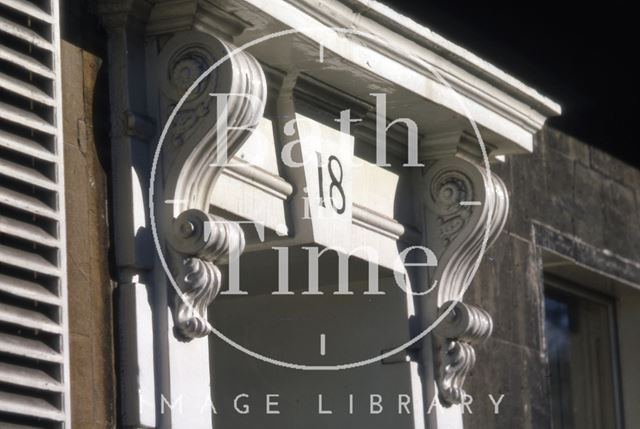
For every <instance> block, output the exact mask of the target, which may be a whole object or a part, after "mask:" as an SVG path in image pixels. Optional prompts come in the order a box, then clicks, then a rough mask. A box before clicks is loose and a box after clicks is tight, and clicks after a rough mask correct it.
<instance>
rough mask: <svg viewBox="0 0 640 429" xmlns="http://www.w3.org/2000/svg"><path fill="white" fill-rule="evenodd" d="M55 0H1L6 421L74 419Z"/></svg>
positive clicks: (1, 328) (0, 416)
mask: <svg viewBox="0 0 640 429" xmlns="http://www.w3.org/2000/svg"><path fill="white" fill-rule="evenodd" d="M59 52H60V46H59V17H58V1H57V0H0V88H1V89H0V427H2V428H4V427H16V428H24V427H45V428H59V427H69V425H68V419H69V396H68V386H69V380H68V378H69V377H68V368H67V363H68V338H67V309H66V305H67V304H66V300H67V297H66V265H65V260H66V257H65V223H64V184H63V177H64V174H63V169H62V162H63V153H62V152H63V151H62V144H63V142H62V130H61V123H62V116H61V111H60V104H61V94H60V67H59V60H60V58H59Z"/></svg>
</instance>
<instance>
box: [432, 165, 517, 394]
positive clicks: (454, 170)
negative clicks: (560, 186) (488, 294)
mask: <svg viewBox="0 0 640 429" xmlns="http://www.w3.org/2000/svg"><path fill="white" fill-rule="evenodd" d="M425 183H426V185H427V186H426V195H425V205H426V207H425V211H426V219H427V245H428V247H429V248H430V249H431V250H432V251H434V253H435V254H436V256H437V257H438V265H437V267H435V268H434V269H433V271H432V272H431V273H430V284H434V283H435V282H437V283H436V284H437V309H438V313H439V314H442V313H443V312H444V311H447V310H448V309H449V308H451V307H452V306H453V309H452V311H450V312H449V313H448V315H447V316H446V317H445V318H444V319H443V320H442V322H441V323H440V324H439V325H438V326H437V327H436V329H435V334H436V335H435V336H434V345H435V363H436V382H437V385H438V391H439V396H440V400H441V401H442V403H444V404H445V405H452V404H458V403H460V402H461V400H462V398H463V396H464V390H463V384H464V380H465V378H466V376H467V374H468V373H469V371H470V370H471V368H473V365H474V364H475V360H476V357H475V350H474V348H473V345H474V344H477V343H479V342H481V341H483V340H484V339H486V338H488V337H489V336H490V335H491V331H492V328H493V323H492V320H491V316H490V315H489V314H488V313H487V312H486V311H484V310H482V309H480V308H477V307H475V306H472V305H470V304H465V303H463V302H461V301H462V295H463V294H464V291H465V288H466V287H467V286H468V285H469V283H470V282H471V279H472V278H473V276H474V275H475V273H476V271H477V269H478V265H479V262H480V261H479V257H480V256H481V252H482V250H483V247H484V245H483V243H484V244H486V247H488V246H490V245H491V244H492V243H493V241H494V240H495V239H496V238H497V236H498V235H499V233H500V231H501V230H502V228H503V227H504V224H505V222H506V218H507V213H508V195H507V190H506V188H505V186H504V184H503V182H502V181H501V180H500V179H499V178H498V177H497V176H496V175H494V174H493V173H491V172H487V170H486V169H485V168H484V166H482V165H480V164H477V163H475V162H473V161H468V160H466V159H463V158H460V157H456V158H448V159H442V160H439V161H436V162H433V163H432V164H430V165H429V167H428V168H427V172H426V177H425ZM487 233H488V237H487ZM485 239H486V242H485Z"/></svg>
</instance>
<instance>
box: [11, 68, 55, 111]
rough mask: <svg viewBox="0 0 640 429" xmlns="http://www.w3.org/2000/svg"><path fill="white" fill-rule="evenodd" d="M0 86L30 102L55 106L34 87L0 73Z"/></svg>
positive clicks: (47, 96) (51, 100) (51, 99)
mask: <svg viewBox="0 0 640 429" xmlns="http://www.w3.org/2000/svg"><path fill="white" fill-rule="evenodd" d="M0 86H1V87H2V88H4V89H6V90H7V91H11V92H13V93H14V94H18V95H22V96H23V97H27V98H28V99H30V100H33V101H36V102H38V103H42V104H46V105H47V106H55V104H56V101H55V100H54V99H53V98H51V97H50V96H49V95H47V93H45V92H44V91H42V90H40V88H38V87H37V86H35V85H32V84H30V83H28V82H24V81H22V80H20V79H16V78H14V77H11V76H9V75H7V74H4V73H2V72H0Z"/></svg>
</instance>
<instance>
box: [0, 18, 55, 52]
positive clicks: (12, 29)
mask: <svg viewBox="0 0 640 429" xmlns="http://www.w3.org/2000/svg"><path fill="white" fill-rule="evenodd" d="M0 31H2V32H4V33H7V34H10V35H12V36H14V37H17V38H18V39H22V40H24V41H25V42H27V43H31V44H32V45H34V46H37V47H38V48H42V49H46V50H47V51H53V45H52V44H51V42H49V41H48V40H47V39H45V38H43V37H42V36H40V35H39V34H38V33H36V32H35V31H33V30H31V29H29V28H26V27H23V26H22V25H20V24H17V23H15V22H13V21H10V20H8V19H4V18H2V17H1V16H0Z"/></svg>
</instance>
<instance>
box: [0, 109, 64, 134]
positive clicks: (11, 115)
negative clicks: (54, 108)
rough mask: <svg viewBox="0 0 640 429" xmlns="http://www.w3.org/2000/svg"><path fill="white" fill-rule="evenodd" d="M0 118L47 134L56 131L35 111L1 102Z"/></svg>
mask: <svg viewBox="0 0 640 429" xmlns="http://www.w3.org/2000/svg"><path fill="white" fill-rule="evenodd" d="M0 118H2V119H4V120H7V121H11V122H13V123H16V124H18V125H22V126H26V127H29V128H33V129H35V130H38V131H42V132H43V133H47V134H55V133H56V132H57V129H56V127H54V126H53V125H51V124H49V123H48V122H47V121H45V120H44V119H42V118H41V117H40V116H38V115H36V114H35V113H33V112H29V111H27V110H24V109H21V108H20V107H16V106H12V105H10V104H7V103H3V102H0Z"/></svg>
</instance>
